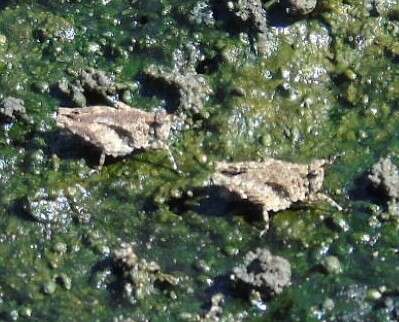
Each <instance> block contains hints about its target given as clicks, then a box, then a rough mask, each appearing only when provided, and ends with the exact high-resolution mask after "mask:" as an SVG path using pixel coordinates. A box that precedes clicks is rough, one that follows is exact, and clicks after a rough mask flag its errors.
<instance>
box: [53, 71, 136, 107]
mask: <svg viewBox="0 0 399 322" xmlns="http://www.w3.org/2000/svg"><path fill="white" fill-rule="evenodd" d="M73 74H74V76H75V77H76V79H75V80H74V81H71V82H70V81H67V80H62V81H60V82H58V83H57V85H56V89H57V90H58V91H59V92H60V93H61V94H63V95H64V96H65V97H67V98H68V99H69V100H70V101H71V103H72V105H73V106H76V107H85V106H87V104H88V103H90V101H92V102H93V101H94V102H101V103H107V104H109V105H113V104H115V103H116V102H117V101H118V100H119V99H120V97H122V96H123V93H124V92H128V91H129V85H127V84H121V83H117V82H116V81H115V79H114V77H112V76H109V75H107V74H106V73H105V72H104V71H101V70H95V69H93V68H88V69H83V70H81V71H80V72H73Z"/></svg>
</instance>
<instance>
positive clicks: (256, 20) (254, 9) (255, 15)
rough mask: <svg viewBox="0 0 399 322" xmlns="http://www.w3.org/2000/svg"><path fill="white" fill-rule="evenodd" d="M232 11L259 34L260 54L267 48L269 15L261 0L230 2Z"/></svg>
mask: <svg viewBox="0 0 399 322" xmlns="http://www.w3.org/2000/svg"><path fill="white" fill-rule="evenodd" d="M228 8H229V9H230V10H231V11H232V13H233V14H234V15H235V16H236V17H237V18H238V19H240V20H241V21H242V23H243V24H245V25H247V27H248V28H249V29H252V30H253V31H254V32H255V33H256V35H257V47H258V51H259V53H260V54H263V53H265V52H266V48H267V41H268V39H267V32H268V26H267V17H266V10H265V9H264V8H263V5H262V1H261V0H235V1H230V2H229V3H228Z"/></svg>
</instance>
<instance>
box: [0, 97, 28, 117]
mask: <svg viewBox="0 0 399 322" xmlns="http://www.w3.org/2000/svg"><path fill="white" fill-rule="evenodd" d="M0 117H1V118H2V119H4V120H5V121H14V120H16V119H24V120H28V116H27V114H26V109H25V102H24V101H23V100H22V99H20V98H16V97H11V96H8V97H6V98H4V99H2V100H1V101H0Z"/></svg>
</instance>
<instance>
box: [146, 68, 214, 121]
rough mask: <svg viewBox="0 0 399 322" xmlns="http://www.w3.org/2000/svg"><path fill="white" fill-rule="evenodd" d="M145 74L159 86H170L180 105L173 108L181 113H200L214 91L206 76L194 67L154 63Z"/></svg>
mask: <svg viewBox="0 0 399 322" xmlns="http://www.w3.org/2000/svg"><path fill="white" fill-rule="evenodd" d="M144 75H145V77H146V78H148V79H149V80H152V81H155V84H157V83H158V86H159V85H160V84H161V86H165V87H166V88H168V89H169V90H170V91H171V93H170V95H172V96H177V102H178V106H175V107H173V109H175V110H177V111H178V112H181V113H194V114H196V113H200V112H201V111H202V110H203V107H204V105H205V103H206V101H207V100H208V98H209V95H210V94H211V93H212V90H211V88H210V87H209V85H208V82H207V80H206V78H205V77H204V76H203V75H200V74H197V72H196V71H195V69H194V68H187V69H178V68H175V69H173V70H171V69H166V68H164V67H159V66H155V65H152V66H149V67H148V68H147V69H146V70H145V71H144Z"/></svg>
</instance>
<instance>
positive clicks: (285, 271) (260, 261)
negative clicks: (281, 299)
mask: <svg viewBox="0 0 399 322" xmlns="http://www.w3.org/2000/svg"><path fill="white" fill-rule="evenodd" d="M231 279H232V280H233V282H234V283H235V284H236V287H237V288H238V289H239V290H241V291H242V292H243V294H244V296H248V297H249V298H252V299H254V298H256V297H259V300H260V301H261V300H262V299H263V300H265V299H270V298H271V297H273V296H276V295H279V294H281V293H282V292H283V290H284V288H285V287H287V286H289V285H290V283H291V265H290V263H289V262H288V261H287V260H286V259H284V258H282V257H279V256H274V255H272V254H271V252H270V251H269V250H268V249H262V248H257V249H256V250H255V251H250V252H249V253H247V254H246V255H245V258H244V262H243V264H241V265H239V266H237V267H235V268H234V269H233V274H232V276H231Z"/></svg>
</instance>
